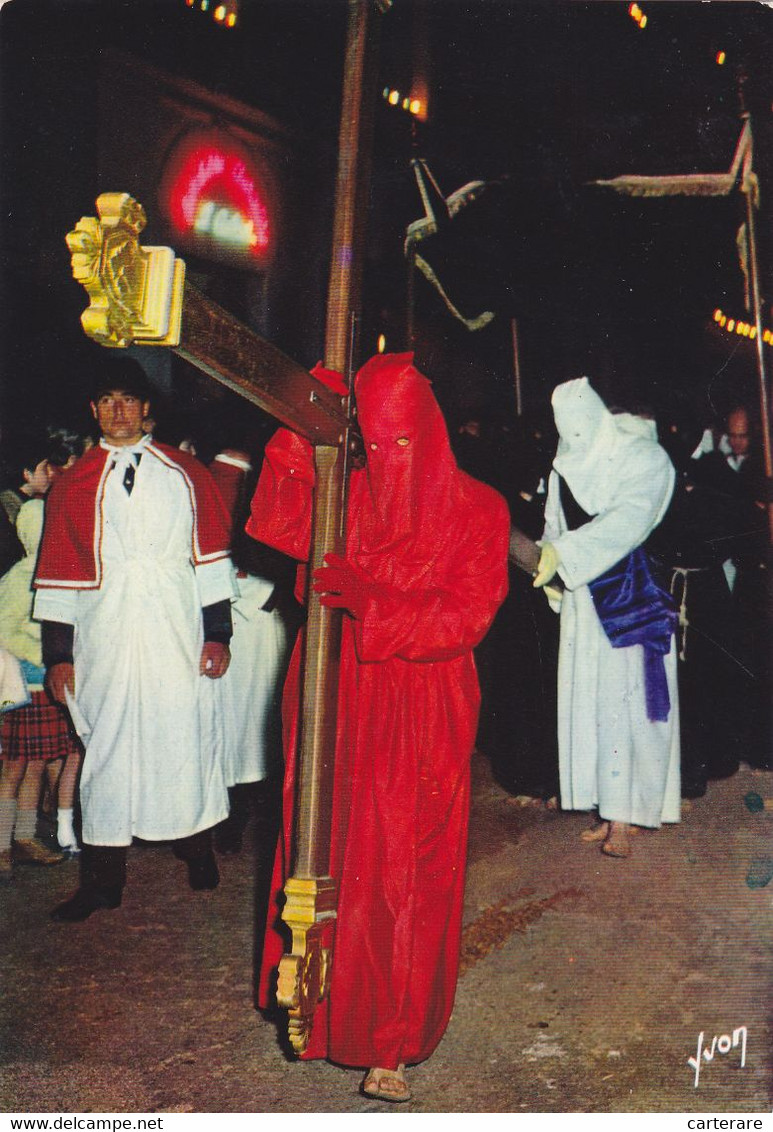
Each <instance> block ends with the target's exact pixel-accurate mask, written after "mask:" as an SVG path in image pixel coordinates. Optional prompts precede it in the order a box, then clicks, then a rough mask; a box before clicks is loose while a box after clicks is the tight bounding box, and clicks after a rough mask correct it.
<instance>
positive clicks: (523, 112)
mask: <svg viewBox="0 0 773 1132" xmlns="http://www.w3.org/2000/svg"><path fill="white" fill-rule="evenodd" d="M642 8H643V10H644V11H645V12H646V13H647V16H648V24H647V27H646V28H645V29H644V30H640V29H639V28H638V27H637V25H636V24H635V23H634V21H633V20H632V19H631V17H630V15H629V12H628V5H627V4H625V3H618V2H614V3H613V2H609V3H607V2H596V3H565V2H555V3H554V2H550V0H548V2H539V3H530V2H518V3H514V2H512V0H510V2H508V0H469V2H467V3H463V2H461V0H425V2H423V3H421V4H420V3H418V0H414V2H409V0H395V3H394V6H393V8H392V10H391V11H390V12H389V13H387V14H386V15H385V16H384V17H383V20H382V42H381V54H380V74H379V80H378V85H377V90H378V92H379V94H378V96H377V101H378V105H377V107H376V123H375V152H374V167H373V177H372V184H371V208H370V216H369V228H368V236H367V249H366V273H365V287H364V295H363V313H362V319H361V323H360V327H359V342H360V359H359V360H364V358H365V357H367V356H368V355H369V354H370V353H372V352H374V351H375V348H376V339H377V336H378V334H379V333H385V334H386V338H387V349H404V348H409V347H410V346H413V347H414V348H415V349H416V352H417V358H418V361H419V363H420V365H422V366H423V368H424V369H425V370H426V372H427V373H428V374H429V375H430V376H431V377H432V378H433V380H434V381H435V386H436V389H437V391H438V396H439V398H440V399H441V401H442V403H443V404H444V407H445V408H446V409H447V411H448V413H449V414H450V415H452V416H453V417H456V416H464V415H466V414H468V413H476V414H479V413H490V414H492V415H494V416H495V417H498V418H500V419H507V418H509V417H510V416H512V415H513V414H514V413H515V398H514V392H513V353H512V333H511V319H512V318H513V317H515V318H517V327H518V337H519V344H520V364H521V371H522V382H523V400H524V408H525V411H526V414H527V416H528V415H535V416H536V415H538V414H540V413H542V412H544V410H545V408H546V406H547V401H548V396H549V392H550V389H551V388H552V387H553V386H554V385H555V384H556V383H557V382H559V381H562V380H565V379H566V378H569V377H573V376H577V375H579V374H580V373H588V374H590V375H591V376H592V377H595V378H597V379H598V381H599V382H600V383H604V382H607V383H611V384H612V385H614V384H615V383H618V384H621V385H622V386H623V387H624V388H625V389H627V390H629V391H630V390H634V391H635V392H636V393H637V394H639V395H640V396H641V398H642V399H644V400H648V401H651V402H653V403H654V404H655V406H656V408H657V409H658V411H659V412H660V413H661V414H663V415H668V416H669V417H674V416H678V415H682V416H684V415H689V416H694V417H698V418H700V419H701V420H705V421H706V423H708V421H709V420H710V419H711V418H712V416H713V415H721V414H722V413H723V412H725V411H726V409H727V408H728V407H729V405H731V404H732V403H734V402H735V401H737V400H741V399H747V400H749V401H750V403H751V404H752V406H755V405H756V401H757V393H756V363H755V354H754V347H753V344H752V343H750V342H749V341H748V340H747V339H742V338H739V337H738V336H736V335H729V334H726V333H724V332H722V331H720V330H719V329H718V328H717V327H716V325H715V324H714V322H713V320H712V315H713V311H714V310H715V309H716V308H717V307H721V308H722V309H723V310H725V311H726V312H727V313H728V314H730V315H731V316H732V317H735V318H739V317H748V316H745V313H744V309H743V281H742V276H741V272H740V270H739V267H738V259H737V254H736V249H735V233H736V230H737V227H738V225H739V223H740V221H741V219H742V205H743V198H742V197H741V196H740V194H735V195H734V196H733V197H732V198H729V199H714V200H695V199H683V198H677V199H675V200H661V201H641V200H633V199H628V198H624V197H618V196H617V195H615V194H612V193H611V192H609V191H608V190H602V189H599V188H596V187H590V186H589V185H588V182H589V181H591V180H593V179H595V178H609V177H614V176H617V175H619V174H623V173H629V172H630V173H652V174H659V173H660V174H666V173H690V172H707V171H717V172H719V171H722V170H724V169H727V168H729V166H730V162H731V159H732V156H733V152H734V149H735V144H736V141H737V139H738V135H739V133H740V117H739V114H740V109H741V102H740V92H741V90H743V98H744V100H745V105H746V107H747V108H748V109H749V110H751V111H752V113H753V124H754V130H755V142H756V153H755V168H756V169H757V172H758V174H759V177H760V181H761V186H762V204H763V208H762V211H761V212H760V214H759V216H758V231H759V235H760V252H761V267H762V282H763V290H764V293H765V298H766V304H765V308H764V315H763V321H764V323H765V325H767V326H770V325H771V309H770V299H771V294H773V288H772V287H771V275H770V261H771V256H770V243H771V241H770V202H769V191H770V190H769V185H770V182H771V175H770V174H771V148H773V147H772V146H771V93H772V92H771V67H770V59H771V57H773V56H772V55H771V48H773V11H771V9H769V8H767V7H765V6H763V5H761V4H756V3H755V4H748V3H744V2H738V3H733V2H731V3H720V2H715V0H714V2H710V3H692V2H688V3H682V2H673V3H672V2H658V3H645V4H643V5H642ZM345 26H346V6H345V4H343V3H342V2H340V0H242V2H241V4H240V7H239V22H238V24H237V27H236V28H234V29H232V30H226V29H224V28H222V27H220V26H218V25H217V24H216V23H215V22H214V21H213V20H212V18H211V12H210V13H205V12H202V11H201V10H200V9H199V7H198V6H197V7H194V8H189V7H188V6H187V5H186V3H185V0H131V2H130V3H124V2H122V0H9V2H7V3H5V4H4V5H3V7H2V9H0V52H1V54H0V66H1V68H2V88H1V89H2V101H1V103H0V138H1V140H2V173H1V175H0V176H1V178H2V180H1V182H0V193H1V198H0V203H1V204H2V233H1V234H2V265H3V266H2V294H1V295H0V298H2V312H3V313H2V343H1V353H0V366H1V367H2V380H3V400H2V408H3V414H4V421H3V434H4V436H5V437H8V435H9V432H10V431H11V430H13V429H14V428H15V427H16V425H17V424H20V423H23V422H24V420H25V419H26V418H27V417H29V416H30V414H32V415H33V416H46V417H50V418H53V419H61V418H62V417H65V416H72V415H74V414H75V413H76V406H80V405H82V403H83V401H84V398H85V395H86V392H87V389H88V382H89V380H90V377H91V376H92V375H93V373H94V372H95V371H96V370H97V369H99V368H100V367H101V366H103V365H104V364H105V356H106V352H105V351H104V350H103V349H102V348H100V347H97V346H95V345H94V344H92V343H91V342H89V341H88V340H86V339H85V336H84V335H83V332H82V331H81V328H80V324H79V316H80V312H81V311H82V309H83V308H84V306H85V305H86V296H85V292H84V291H83V289H82V288H81V287H80V286H79V285H78V284H76V283H75V282H73V280H72V277H71V272H70V263H69V253H68V251H67V248H66V246H65V243H64V235H65V233H66V232H67V231H69V230H70V229H71V228H73V227H74V224H75V222H76V221H77V220H78V218H79V217H81V216H83V215H92V214H94V212H95V208H94V200H95V198H96V196H97V195H98V194H99V193H100V192H102V191H105V190H108V189H109V190H113V189H119V188H120V189H128V190H129V191H131V186H130V185H124V184H122V185H115V184H112V183H109V184H106V183H105V181H104V173H105V170H106V169H111V168H118V167H120V155H121V153H123V154H124V157H125V156H126V153H127V142H126V141H125V139H126V138H127V137H129V136H131V137H133V138H137V139H139V140H138V141H136V143H135V144H134V146H133V147H132V161H133V162H136V163H137V165H138V166H139V165H140V164H142V163H143V161H144V160H145V158H144V156H143V155H144V154H145V153H147V162H148V168H144V169H143V174H144V175H146V176H149V175H156V174H155V173H154V167H153V163H154V162H157V161H158V159H159V158H158V154H157V153H155V152H154V151H153V147H152V145H151V144H150V143H148V144H147V147H146V149H143V146H144V145H145V142H144V138H145V137H146V134H147V136H148V137H149V136H150V133H149V128H150V118H151V117H152V112H149V111H148V109H147V106H145V107H144V108H143V109H141V111H139V112H138V110H137V107H133V106H132V105H131V104H127V102H126V100H125V99H124V98H123V96H121V100H120V101H119V100H118V97H117V95H116V98H115V101H114V103H113V104H112V105H111V104H110V101H109V98H108V99H107V101H106V99H105V90H106V89H107V90H108V91H109V90H110V88H111V78H114V79H115V81H114V82H113V83H112V86H113V88H114V89H115V90H118V89H119V88H121V82H119V81H118V80H119V78H121V77H122V78H123V87H125V86H126V81H125V79H126V75H125V74H124V75H122V76H121V75H119V72H120V71H121V70H122V68H123V67H124V66H125V67H126V68H127V73H128V70H130V69H131V67H132V66H134V65H136V64H140V65H141V66H150V67H151V68H154V69H156V70H157V71H158V72H161V73H164V74H167V75H169V76H172V77H176V78H179V79H181V80H186V81H188V80H190V81H192V82H193V83H195V84H198V86H199V87H200V88H204V89H206V90H207V91H209V92H211V94H212V95H213V96H214V97H215V98H216V99H218V98H219V99H226V100H227V99H236V100H239V102H240V103H243V104H245V106H246V107H248V108H252V109H253V110H255V111H259V112H261V113H262V114H264V115H267V116H269V117H270V119H271V120H272V121H273V122H275V123H278V124H279V125H280V126H281V129H282V131H284V135H285V136H286V138H287V139H289V140H288V142H287V148H286V152H284V154H283V155H280V157H279V158H278V161H279V164H280V165H281V166H282V172H283V175H284V174H285V173H287V180H286V181H284V182H283V185H285V188H284V190H283V191H284V193H285V196H286V199H285V200H284V201H283V211H284V215H285V218H288V217H289V218H290V219H289V221H287V222H286V223H285V226H284V229H283V234H282V242H281V245H280V248H279V250H278V254H277V256H276V260H275V264H274V266H273V267H272V269H271V276H270V279H269V280H268V284H266V280H263V281H261V280H256V278H255V277H254V276H253V277H251V278H248V274H247V273H245V272H244V271H241V270H239V269H229V268H228V267H227V266H226V265H223V264H216V263H210V264H207V263H205V262H203V261H201V262H195V261H194V262H193V263H191V262H190V259H189V257H187V256H186V257H185V258H186V259H188V260H189V270H192V271H194V272H195V273H196V281H197V283H202V284H203V285H204V288H205V289H206V290H208V291H209V292H210V293H211V294H212V295H213V296H215V297H216V298H217V299H218V301H219V302H221V304H222V305H224V306H226V307H228V308H229V309H231V310H233V311H234V312H235V313H237V314H238V315H239V316H240V317H243V318H246V319H247V320H248V321H251V322H252V324H253V325H254V326H255V327H256V328H257V329H258V330H259V331H260V332H261V333H264V334H265V335H266V336H267V337H270V338H271V339H272V340H273V341H276V342H277V343H278V344H279V345H281V346H282V347H283V348H284V349H285V350H287V351H288V352H290V353H292V354H294V355H295V356H297V357H298V358H299V359H300V360H301V361H302V362H303V363H304V364H306V365H309V366H311V365H313V364H314V362H315V361H317V360H318V359H319V358H320V357H321V355H322V350H323V331H324V303H325V290H326V279H327V257H328V255H329V248H330V237H331V216H332V191H333V181H334V172H335V146H336V141H337V132H338V114H339V104H340V90H341V82H342V74H341V70H342V59H343V46H344V37H345ZM720 49H723V50H725V51H726V52H727V62H726V63H725V65H724V66H718V65H717V63H716V61H715V59H716V53H717V51H718V50H720ZM122 60H125V61H126V62H125V64H124V63H123V62H122ZM417 76H420V77H422V78H423V79H424V81H425V82H426V84H427V87H428V90H429V95H430V97H429V117H428V119H427V121H426V122H418V121H416V120H415V119H413V118H412V117H411V116H410V115H408V114H406V113H404V112H402V111H401V110H395V109H393V108H392V107H389V106H388V104H387V103H386V102H385V101H384V100H383V99H382V98H381V94H380V92H381V90H382V88H383V87H385V86H389V87H395V88H399V89H400V90H401V91H405V90H407V89H408V88H409V87H410V86H411V82H412V80H415V79H416V77H417ZM100 92H101V93H100ZM106 107H107V108H108V111H109V112H107V113H106V109H105V108H106ZM226 117H227V115H226ZM412 156H422V157H425V158H426V159H427V160H428V162H429V164H430V167H431V169H432V172H433V174H434V176H435V177H436V179H437V181H438V182H439V185H440V187H441V189H442V191H443V193H445V194H446V195H447V194H448V193H449V192H451V191H453V190H455V189H458V188H459V187H460V186H461V185H463V184H465V183H466V182H469V181H471V180H477V179H482V180H485V181H487V182H490V186H489V188H488V189H487V191H486V192H485V193H484V195H483V196H481V198H480V199H479V200H478V201H476V202H474V203H473V204H472V205H470V206H469V207H468V209H467V210H465V211H464V212H463V213H460V215H459V217H458V219H457V221H455V222H454V223H453V225H452V226H450V228H449V230H448V231H447V232H446V233H445V234H444V235H443V237H442V240H439V241H438V245H439V246H438V248H437V249H436V255H437V257H438V262H440V263H443V264H446V265H447V272H448V274H447V276H446V279H447V285H448V289H449V291H451V292H452V298H454V300H455V301H456V303H457V305H458V306H460V308H462V309H463V310H464V312H465V313H466V314H469V315H472V314H477V313H479V311H480V310H481V309H484V307H486V308H490V309H494V310H495V311H496V318H495V319H494V321H493V322H492V323H491V324H490V325H489V326H488V327H487V328H486V329H484V330H481V331H478V332H476V333H470V332H469V331H467V330H465V329H464V328H463V327H462V326H461V324H459V323H457V322H455V321H454V320H453V319H452V318H451V316H450V315H449V314H448V313H447V311H446V310H445V308H444V307H443V305H442V304H441V302H440V300H439V299H438V297H437V295H436V294H435V292H434V291H432V290H431V289H430V288H429V286H428V285H427V284H426V282H425V280H424V279H423V278H422V277H419V276H416V277H415V279H414V287H413V301H414V303H415V310H414V338H413V341H409V338H408V336H407V304H408V302H409V296H408V289H407V278H408V276H407V269H406V265H405V260H404V258H403V253H402V244H403V239H404V235H405V229H406V226H407V224H408V223H410V222H411V221H413V220H416V219H418V218H419V217H420V216H421V215H422V214H423V209H422V205H421V201H420V198H419V194H418V192H417V189H416V186H415V182H414V179H413V174H412V171H411V168H410V159H411V157H412ZM144 203H146V206H147V208H148V213H149V226H148V233H147V235H148V239H147V240H144V239H143V242H147V243H152V242H154V240H153V237H154V223H157V220H154V216H153V211H152V206H153V202H152V201H148V202H144ZM264 284H266V285H267V290H266V289H265V287H264V290H263V291H262V292H261V294H262V296H263V299H262V301H261V302H260V303H257V302H253V301H250V296H251V295H254V293H255V288H256V287H258V288H260V287H261V286H264ZM266 295H268V298H266ZM767 352H768V359H769V355H770V350H769V348H767ZM164 353H165V357H164V359H163V360H162V361H159V360H158V359H157V358H155V359H152V360H150V359H149V354H148V352H143V353H142V355H141V360H142V361H143V364H144V365H146V368H148V369H149V371H150V372H151V376H153V377H154V378H155V379H156V380H157V381H158V382H159V384H161V385H162V386H163V387H164V388H165V389H166V391H167V394H168V397H169V400H170V401H171V403H172V407H173V408H175V409H177V410H184V411H185V414H186V415H187V417H188V418H189V419H193V420H196V419H200V418H201V414H202V407H204V408H206V407H213V406H214V408H215V410H216V413H215V416H216V417H217V418H218V420H219V421H220V422H221V423H222V422H223V421H226V422H228V427H230V428H231V429H232V431H233V433H234V434H235V433H236V432H238V431H243V430H244V429H245V428H246V427H247V426H248V425H249V427H251V428H260V429H263V430H264V431H265V429H266V428H267V427H268V422H265V421H263V419H262V416H261V415H260V414H258V413H253V411H252V410H249V411H248V412H247V414H246V416H245V415H244V414H243V413H242V412H241V409H240V408H239V409H238V410H237V407H236V406H235V405H234V402H233V398H232V397H231V395H226V394H223V393H220V392H219V391H216V390H214V389H212V388H211V387H210V386H209V384H208V383H207V382H205V381H204V379H201V378H199V377H198V376H197V375H196V374H195V373H194V371H191V370H190V369H189V367H187V366H185V365H184V363H182V362H181V361H180V360H179V359H173V358H171V357H170V356H169V354H168V352H164ZM207 416H208V418H209V419H211V418H212V414H209V413H208V414H207ZM236 439H238V437H236V436H235V435H234V437H233V439H232V442H233V441H235V440H236Z"/></svg>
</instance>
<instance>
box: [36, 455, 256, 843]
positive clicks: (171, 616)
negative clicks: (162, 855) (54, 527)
mask: <svg viewBox="0 0 773 1132" xmlns="http://www.w3.org/2000/svg"><path fill="white" fill-rule="evenodd" d="M122 474H123V468H122V467H119V468H116V469H114V470H113V471H112V472H110V474H109V475H108V478H107V483H106V488H105V495H104V502H103V530H102V563H103V567H104V573H103V577H102V582H101V585H100V587H99V589H94V590H74V589H69V590H68V589H59V590H55V589H51V590H39V591H38V593H37V596H36V600H35V616H36V617H37V618H38V619H39V620H52V621H62V622H69V623H71V624H73V625H74V626H75V642H74V662H75V700H74V702H73V703H72V706H71V711H72V715H73V722H74V724H75V726H76V728H77V730H78V732H79V734H80V736H81V738H82V740H83V742H84V745H85V748H86V753H85V758H84V762H83V769H82V772H81V783H80V796H81V809H82V814H83V839H84V841H86V842H87V843H88V844H92V845H112V846H122V845H128V844H130V843H131V840H132V837H141V838H143V839H147V840H151V841H165V840H172V839H177V838H180V837H187V836H189V835H191V834H194V833H198V832H199V831H201V830H204V829H208V828H209V827H210V826H213V825H215V824H216V823H217V822H219V821H222V820H223V818H225V817H226V815H227V813H228V792H227V788H226V781H225V767H224V761H223V742H222V735H223V718H222V692H221V689H220V687H219V683H220V681H218V680H210V679H208V678H207V677H203V676H200V675H199V660H200V656H201V648H202V643H203V630H202V616H201V609H202V606H203V605H209V604H212V603H213V602H216V601H220V600H224V599H226V598H231V597H232V596H235V592H236V591H235V588H234V579H233V567H232V565H231V562H230V559H220V560H218V561H215V562H211V563H207V564H205V565H203V566H198V567H195V568H194V566H193V564H192V562H191V546H192V531H193V514H192V510H191V502H190V498H189V495H188V489H187V487H186V485H185V482H184V480H183V478H182V477H181V476H180V475H179V473H177V472H176V471H175V470H174V469H172V468H169V467H168V466H167V465H166V464H165V463H164V462H162V461H160V460H157V459H153V458H151V457H150V456H148V455H146V456H144V457H143V459H142V460H141V462H140V464H139V467H138V468H137V470H136V476H135V482H134V489H133V491H132V494H131V496H129V495H128V494H127V492H126V490H125V488H124V487H123V484H122Z"/></svg>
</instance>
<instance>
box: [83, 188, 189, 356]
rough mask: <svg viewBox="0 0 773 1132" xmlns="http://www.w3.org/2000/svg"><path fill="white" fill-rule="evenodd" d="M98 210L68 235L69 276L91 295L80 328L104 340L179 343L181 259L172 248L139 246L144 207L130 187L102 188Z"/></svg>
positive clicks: (109, 342) (111, 343)
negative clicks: (127, 189) (118, 189)
mask: <svg viewBox="0 0 773 1132" xmlns="http://www.w3.org/2000/svg"><path fill="white" fill-rule="evenodd" d="M97 212H98V214H99V219H97V218H96V217H94V216H84V217H82V219H81V220H80V221H79V222H78V224H76V226H75V228H74V230H73V231H72V232H68V233H67V236H66V240H67V246H68V248H69V249H70V256H71V262H72V273H73V277H74V278H75V279H77V280H78V282H79V283H82V284H83V286H84V287H85V288H86V291H87V293H88V296H89V299H90V300H91V303H90V306H88V307H87V308H86V310H85V311H84V312H83V314H82V315H81V323H82V325H83V329H84V330H85V331H86V333H87V334H88V335H89V337H90V338H93V339H94V340H95V341H96V342H99V343H100V345H102V346H113V347H115V346H117V347H122V346H130V345H132V344H136V345H139V346H142V345H147V346H177V345H178V344H179V342H180V322H181V318H182V298H183V285H184V282H185V264H184V263H183V261H182V260H180V259H177V258H176V256H175V254H174V252H173V251H172V249H171V248H164V247H141V246H140V242H139V234H140V232H141V231H142V229H143V228H144V227H145V224H146V223H147V221H146V218H145V210H144V208H143V207H142V205H141V204H139V203H138V202H137V201H136V200H135V199H134V198H133V197H130V196H129V194H128V193H102V194H101V195H100V196H99V197H98V198H97Z"/></svg>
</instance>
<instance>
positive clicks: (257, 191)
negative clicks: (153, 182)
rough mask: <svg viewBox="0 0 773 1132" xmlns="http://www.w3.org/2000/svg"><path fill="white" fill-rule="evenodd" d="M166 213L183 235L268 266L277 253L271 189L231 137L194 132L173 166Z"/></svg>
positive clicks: (168, 171)
mask: <svg viewBox="0 0 773 1132" xmlns="http://www.w3.org/2000/svg"><path fill="white" fill-rule="evenodd" d="M161 195H162V200H163V204H164V207H165V211H166V212H167V215H168V216H169V219H170V221H171V223H172V226H173V228H174V229H175V231H176V232H177V233H178V235H180V236H182V237H184V238H186V239H187V240H193V241H194V242H195V243H196V244H198V245H200V246H202V247H203V246H204V245H209V247H210V250H211V251H217V252H220V253H225V254H226V255H228V256H229V257H230V256H233V255H237V256H239V257H247V258H249V259H250V260H251V261H252V262H253V263H254V264H255V266H260V265H262V264H263V263H264V262H265V261H266V260H267V259H268V258H269V254H270V252H271V245H272V237H273V231H272V225H271V221H270V217H269V210H268V207H267V204H266V200H265V193H264V190H263V189H262V187H261V185H260V183H259V179H258V177H257V175H256V174H255V172H254V170H253V169H252V167H251V163H250V160H249V157H248V156H247V155H246V154H245V153H244V152H243V151H242V150H241V149H239V148H238V147H237V145H236V144H235V143H234V142H233V141H231V139H229V138H223V137H220V136H218V135H209V136H202V135H201V134H197V135H195V136H188V137H187V138H184V139H183V141H182V143H181V144H180V145H179V146H178V147H177V149H176V151H175V152H174V153H173V155H172V157H171V159H170V161H169V162H168V164H167V168H166V172H165V175H164V182H163V186H162V192H161Z"/></svg>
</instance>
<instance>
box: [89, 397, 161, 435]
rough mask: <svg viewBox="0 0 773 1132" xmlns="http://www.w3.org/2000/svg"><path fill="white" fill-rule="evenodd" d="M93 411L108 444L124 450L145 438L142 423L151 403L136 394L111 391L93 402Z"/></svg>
mask: <svg viewBox="0 0 773 1132" xmlns="http://www.w3.org/2000/svg"><path fill="white" fill-rule="evenodd" d="M91 411H92V413H93V414H94V418H95V420H96V421H97V424H98V425H99V428H100V431H101V432H102V435H103V437H104V438H105V440H106V441H107V443H108V444H115V445H117V446H118V447H119V448H123V447H126V446H127V445H129V444H136V443H137V441H138V440H141V439H142V437H143V436H144V432H143V429H142V422H143V421H144V419H145V417H146V416H147V415H148V412H149V411H150V402H149V401H142V400H140V398H139V397H137V396H136V395H135V394H134V393H124V392H123V390H121V389H110V390H108V391H107V392H106V393H102V394H101V395H100V397H99V398H98V399H97V400H96V401H92V402H91Z"/></svg>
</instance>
